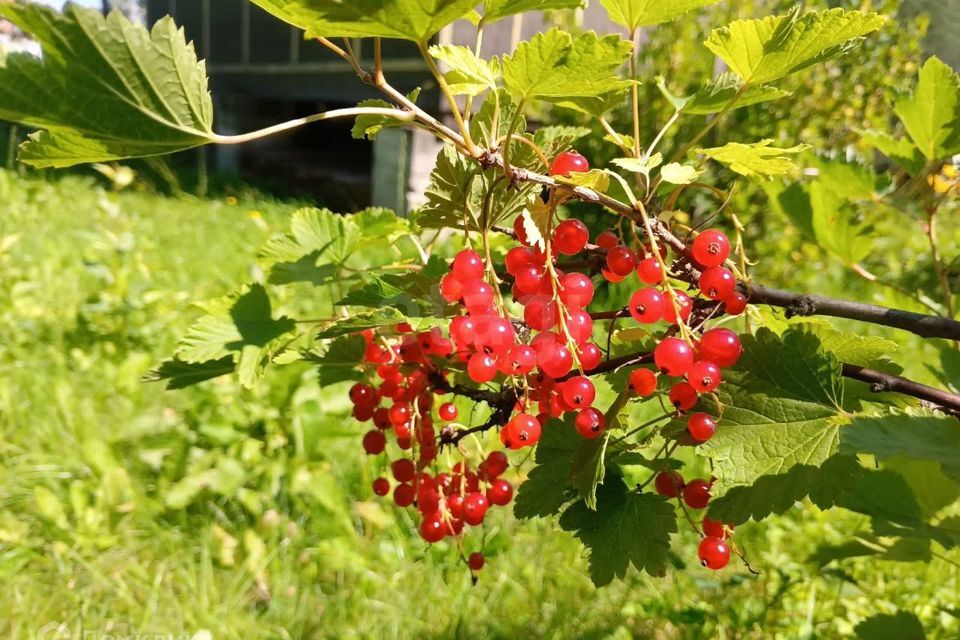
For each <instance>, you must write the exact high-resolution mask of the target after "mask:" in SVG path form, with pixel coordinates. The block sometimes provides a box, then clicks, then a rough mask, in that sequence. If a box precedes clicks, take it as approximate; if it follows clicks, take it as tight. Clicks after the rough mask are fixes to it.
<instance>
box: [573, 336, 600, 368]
mask: <svg viewBox="0 0 960 640" xmlns="http://www.w3.org/2000/svg"><path fill="white" fill-rule="evenodd" d="M577 358H579V360H580V366H582V367H583V369H584V371H590V370H591V369H596V368H597V367H598V366H600V362H601V361H602V360H603V352H602V351H600V347H598V346H597V345H595V344H594V343H592V342H586V343H584V344H581V345H580V347H579V348H578V349H577Z"/></svg>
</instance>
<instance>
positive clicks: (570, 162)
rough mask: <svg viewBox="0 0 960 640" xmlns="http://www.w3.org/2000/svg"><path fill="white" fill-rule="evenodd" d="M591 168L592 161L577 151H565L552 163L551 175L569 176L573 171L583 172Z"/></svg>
mask: <svg viewBox="0 0 960 640" xmlns="http://www.w3.org/2000/svg"><path fill="white" fill-rule="evenodd" d="M589 170H590V163H589V162H587V159H586V158H584V157H583V156H582V155H580V154H579V153H577V152H576V151H564V152H563V153H561V154H559V155H558V156H557V157H556V158H554V159H553V163H552V164H551V165H550V175H551V176H568V175H570V174H571V173H583V172H585V171H589Z"/></svg>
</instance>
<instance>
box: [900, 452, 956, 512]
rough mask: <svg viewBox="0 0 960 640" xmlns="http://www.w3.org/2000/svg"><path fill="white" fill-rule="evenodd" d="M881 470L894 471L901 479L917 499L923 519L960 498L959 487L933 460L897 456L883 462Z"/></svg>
mask: <svg viewBox="0 0 960 640" xmlns="http://www.w3.org/2000/svg"><path fill="white" fill-rule="evenodd" d="M883 468H884V469H888V470H891V471H896V472H897V474H898V475H900V476H901V477H903V479H904V480H905V481H906V483H907V484H908V485H909V486H910V490H911V491H913V495H914V496H915V497H916V498H917V504H918V505H919V506H920V515H921V517H923V518H924V519H927V518H931V517H933V516H934V515H936V513H937V512H938V511H940V509H942V508H943V507H945V506H947V505H949V504H953V503H954V501H956V499H957V498H958V497H960V485H958V484H957V483H956V482H954V481H952V480H951V479H950V478H948V477H947V476H946V475H945V474H944V473H943V471H941V469H940V465H939V464H938V463H937V462H935V461H933V460H915V459H914V460H911V459H909V458H906V457H899V456H898V457H896V458H888V459H886V460H884V462H883Z"/></svg>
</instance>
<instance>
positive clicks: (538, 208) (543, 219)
mask: <svg viewBox="0 0 960 640" xmlns="http://www.w3.org/2000/svg"><path fill="white" fill-rule="evenodd" d="M520 215H521V217H522V218H523V223H522V224H523V232H524V234H525V235H526V237H527V243H528V244H529V245H530V246H531V247H538V248H539V249H540V250H541V251H545V250H546V247H547V245H546V237H547V234H548V232H549V229H551V228H552V227H553V217H554V208H553V207H551V206H549V205H548V204H547V203H545V202H543V201H541V200H540V199H539V198H534V199H532V200H531V201H530V202H529V203H527V206H526V207H524V209H523V211H522V212H521V213H520Z"/></svg>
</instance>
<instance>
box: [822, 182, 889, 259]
mask: <svg viewBox="0 0 960 640" xmlns="http://www.w3.org/2000/svg"><path fill="white" fill-rule="evenodd" d="M807 193H808V194H809V197H810V211H811V212H812V217H811V220H810V221H811V224H812V225H813V233H814V235H815V237H816V240H817V244H819V245H820V246H821V247H823V248H824V249H826V250H827V251H829V252H830V253H832V254H833V255H835V256H836V257H837V258H839V259H840V260H841V261H843V263H844V264H848V265H852V264H855V263H857V262H860V261H861V260H863V259H864V258H865V257H867V256H868V255H869V254H870V251H871V249H873V246H874V238H873V236H871V235H870V234H869V232H870V231H872V228H871V227H870V226H868V225H864V224H861V223H860V222H859V220H858V216H857V211H856V208H855V207H854V206H853V205H852V204H851V203H850V201H849V200H844V199H843V197H842V196H841V194H838V193H837V192H836V191H834V190H832V189H831V188H830V186H829V185H828V184H826V183H824V182H821V181H819V180H817V181H814V182H813V183H811V184H810V186H809V187H808V188H807Z"/></svg>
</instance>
